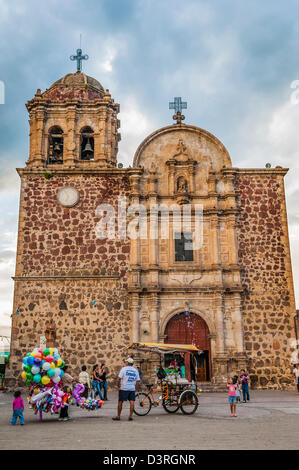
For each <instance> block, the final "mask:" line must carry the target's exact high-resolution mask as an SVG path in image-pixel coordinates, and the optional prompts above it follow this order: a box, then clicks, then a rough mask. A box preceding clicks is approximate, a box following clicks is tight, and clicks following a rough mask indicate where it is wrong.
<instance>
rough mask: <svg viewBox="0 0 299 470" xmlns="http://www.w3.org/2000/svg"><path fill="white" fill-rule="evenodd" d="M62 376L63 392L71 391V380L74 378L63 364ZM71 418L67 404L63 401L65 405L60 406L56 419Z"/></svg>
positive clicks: (65, 419)
mask: <svg viewBox="0 0 299 470" xmlns="http://www.w3.org/2000/svg"><path fill="white" fill-rule="evenodd" d="M63 372H64V374H63V376H62V379H61V380H62V383H63V390H64V392H65V393H70V394H71V393H72V387H73V382H74V379H73V377H72V376H71V375H70V374H69V367H68V366H65V367H64V368H63ZM69 419H71V418H70V417H69V404H68V403H65V406H64V407H63V408H60V414H59V418H58V421H68V420H69Z"/></svg>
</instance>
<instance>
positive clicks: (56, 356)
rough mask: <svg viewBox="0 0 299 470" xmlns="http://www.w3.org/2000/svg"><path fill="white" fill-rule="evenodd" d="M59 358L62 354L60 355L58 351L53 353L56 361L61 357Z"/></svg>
mask: <svg viewBox="0 0 299 470" xmlns="http://www.w3.org/2000/svg"><path fill="white" fill-rule="evenodd" d="M59 358H60V356H59V354H58V353H55V354H53V359H54V361H56V360H57V359H59Z"/></svg>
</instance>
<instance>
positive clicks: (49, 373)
mask: <svg viewBox="0 0 299 470" xmlns="http://www.w3.org/2000/svg"><path fill="white" fill-rule="evenodd" d="M54 375H55V370H54V369H50V368H49V370H48V376H49V377H54Z"/></svg>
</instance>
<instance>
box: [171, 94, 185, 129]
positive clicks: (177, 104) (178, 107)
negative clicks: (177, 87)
mask: <svg viewBox="0 0 299 470" xmlns="http://www.w3.org/2000/svg"><path fill="white" fill-rule="evenodd" d="M169 109H174V110H175V112H176V114H175V115H174V116H173V119H176V122H177V124H181V122H182V121H183V120H184V119H185V116H183V115H182V109H187V101H182V98H181V97H180V96H176V97H175V98H174V100H173V102H170V103H169Z"/></svg>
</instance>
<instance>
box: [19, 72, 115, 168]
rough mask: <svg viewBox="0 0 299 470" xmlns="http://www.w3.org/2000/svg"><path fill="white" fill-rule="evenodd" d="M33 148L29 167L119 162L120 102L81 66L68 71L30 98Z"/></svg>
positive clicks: (91, 166) (98, 164)
mask: <svg viewBox="0 0 299 470" xmlns="http://www.w3.org/2000/svg"><path fill="white" fill-rule="evenodd" d="M26 107H27V109H28V112H29V117H30V119H29V124H30V151H29V159H28V161H27V162H26V164H27V167H32V168H40V167H45V168H47V169H48V171H51V169H53V170H55V169H56V170H57V169H58V170H59V169H60V168H107V167H115V166H116V162H117V151H118V141H119V140H120V133H119V132H118V128H119V127H120V121H119V120H118V119H117V114H118V113H119V104H117V103H115V102H114V100H113V99H112V98H111V95H110V93H109V90H104V88H103V87H102V85H101V84H100V83H99V82H98V81H97V80H95V79H94V78H92V77H89V76H88V75H85V74H84V73H83V72H81V70H77V72H76V73H70V74H67V75H66V76H65V77H63V78H61V79H60V80H58V81H56V82H55V83H54V84H53V85H52V86H51V87H50V88H49V89H47V90H46V91H44V92H43V93H42V92H41V90H40V89H38V90H37V92H36V94H35V96H34V98H33V99H32V100H30V101H28V102H27V104H26Z"/></svg>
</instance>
